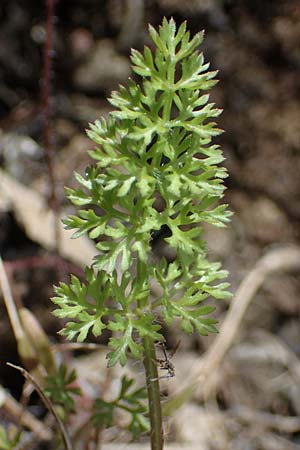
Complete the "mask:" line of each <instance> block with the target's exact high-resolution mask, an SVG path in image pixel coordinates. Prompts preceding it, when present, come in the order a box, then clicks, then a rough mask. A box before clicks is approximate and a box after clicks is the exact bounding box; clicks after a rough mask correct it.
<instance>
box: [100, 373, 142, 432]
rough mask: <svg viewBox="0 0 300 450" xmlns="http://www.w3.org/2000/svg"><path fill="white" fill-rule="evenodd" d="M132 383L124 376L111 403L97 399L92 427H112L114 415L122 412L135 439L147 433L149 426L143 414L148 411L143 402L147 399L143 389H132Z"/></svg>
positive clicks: (114, 421)
mask: <svg viewBox="0 0 300 450" xmlns="http://www.w3.org/2000/svg"><path fill="white" fill-rule="evenodd" d="M133 383H134V381H133V380H132V379H131V378H128V377H126V376H123V377H122V380H121V387H120V392H119V394H118V396H117V397H116V398H115V399H114V400H112V401H110V402H109V401H105V400H103V399H97V400H96V401H95V403H94V414H93V416H92V421H93V423H94V425H96V426H99V425H102V426H103V425H105V426H106V427H112V426H113V425H115V424H116V423H117V420H116V417H115V416H116V415H117V414H118V412H119V411H121V410H122V411H123V412H125V413H126V414H127V416H129V418H130V421H129V424H128V427H127V428H128V430H129V431H130V432H131V433H132V435H133V437H134V438H136V437H138V436H139V435H140V434H142V433H145V432H146V431H149V429H150V424H149V420H148V419H147V418H146V416H145V414H146V413H147V411H148V408H147V406H146V403H145V400H146V398H147V394H146V389H145V388H144V387H142V388H137V389H133Z"/></svg>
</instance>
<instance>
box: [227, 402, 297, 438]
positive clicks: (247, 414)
mask: <svg viewBox="0 0 300 450" xmlns="http://www.w3.org/2000/svg"><path fill="white" fill-rule="evenodd" d="M226 413H227V414H229V415H230V416H232V417H234V418H235V419H238V420H239V421H241V422H244V423H247V424H250V425H251V426H253V425H255V424H257V425H258V426H259V427H260V428H271V429H273V430H276V431H278V432H280V433H297V432H299V431H300V418H299V417H288V416H283V415H280V414H270V413H267V412H263V411H254V410H253V409H250V408H246V407H241V406H238V407H235V408H232V409H229V410H227V411H226Z"/></svg>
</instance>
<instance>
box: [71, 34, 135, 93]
mask: <svg viewBox="0 0 300 450" xmlns="http://www.w3.org/2000/svg"><path fill="white" fill-rule="evenodd" d="M130 73H131V70H130V62H129V59H128V58H127V57H125V56H121V55H119V54H118V52H117V51H116V49H115V45H114V43H113V41H112V40H110V39H103V40H99V41H97V42H96V43H95V44H94V46H93V47H92V49H91V51H90V52H89V53H88V55H87V58H86V60H85V62H83V63H82V64H81V65H80V66H79V67H78V68H77V70H75V73H74V78H73V80H74V84H75V86H76V87H77V88H79V89H83V90H85V91H90V92H91V91H99V90H105V91H111V90H112V89H113V88H116V87H117V85H118V84H119V83H121V82H124V80H126V78H128V77H129V75H130Z"/></svg>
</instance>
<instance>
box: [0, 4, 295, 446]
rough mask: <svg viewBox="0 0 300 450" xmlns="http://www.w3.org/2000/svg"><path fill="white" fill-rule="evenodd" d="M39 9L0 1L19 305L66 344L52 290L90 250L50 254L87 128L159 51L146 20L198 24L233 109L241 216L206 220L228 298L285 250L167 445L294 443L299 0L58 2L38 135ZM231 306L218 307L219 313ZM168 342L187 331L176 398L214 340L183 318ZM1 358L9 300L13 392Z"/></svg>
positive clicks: (1, 159) (1, 124) (77, 269)
mask: <svg viewBox="0 0 300 450" xmlns="http://www.w3.org/2000/svg"><path fill="white" fill-rule="evenodd" d="M46 16H47V8H46V1H40V0H39V1H33V0H9V1H8V0H7V1H6V0H1V4H0V170H1V172H0V187H1V189H0V221H1V226H0V252H1V256H2V258H3V260H4V261H5V268H6V270H7V273H8V275H9V280H10V284H11V288H12V291H13V295H14V299H15V302H16V304H17V305H21V304H23V305H25V306H26V307H27V308H29V309H30V310H31V311H32V312H33V313H34V315H35V316H36V318H37V319H38V321H39V323H40V324H41V326H42V327H43V328H44V330H45V331H46V333H47V335H48V336H49V338H50V339H51V341H52V342H57V340H58V339H59V338H58V337H57V335H56V332H57V331H58V330H59V329H60V328H61V324H60V323H59V321H58V319H56V318H54V317H53V316H52V315H51V314H50V311H51V309H52V306H51V304H50V302H49V297H51V296H52V294H53V288H52V286H53V284H54V283H57V282H58V280H59V279H68V273H70V272H72V273H76V274H77V275H79V276H80V275H81V274H82V266H83V265H84V264H85V263H86V262H87V261H89V260H90V256H91V255H92V254H93V249H92V248H91V247H90V246H89V243H85V244H82V247H80V244H77V243H76V242H75V241H72V242H71V241H69V240H68V239H66V240H65V241H63V243H62V244H61V251H60V252H57V251H55V246H56V244H55V231H53V230H55V224H54V223H53V221H51V220H52V219H51V218H50V217H49V220H48V215H49V214H50V213H49V208H50V207H54V208H56V209H58V208H59V210H60V212H61V213H62V214H63V215H65V214H66V213H67V212H70V211H72V208H71V207H70V205H69V204H68V203H67V202H66V200H65V198H64V191H63V187H64V186H75V182H74V179H73V171H74V170H76V171H78V172H79V173H81V172H83V171H84V170H85V168H86V167H87V165H88V164H89V157H88V154H87V150H89V149H91V148H92V144H91V142H90V141H89V140H88V139H87V137H86V135H85V132H84V130H85V129H86V127H87V126H88V123H89V122H93V121H94V120H96V119H97V118H99V117H100V116H107V114H108V112H109V111H110V105H109V103H108V102H107V100H106V98H107V96H109V95H110V92H111V90H113V89H116V88H117V87H118V84H119V83H121V84H125V85H126V83H127V80H128V77H129V76H133V75H132V73H131V68H130V60H129V55H130V49H131V48H132V47H134V48H137V49H139V50H142V48H143V46H144V45H145V44H147V45H150V46H151V42H150V40H149V36H148V34H147V24H148V23H151V24H152V25H153V26H155V27H157V26H158V25H159V24H160V23H161V21H162V18H163V17H164V16H166V17H167V18H170V17H171V16H173V17H174V19H175V21H176V22H177V23H178V24H179V23H181V22H182V21H183V20H187V22H188V28H189V29H190V30H191V32H192V34H194V33H196V32H198V31H200V30H202V29H204V30H205V40H204V43H203V45H202V49H201V50H202V51H203V52H204V55H205V59H206V61H210V63H211V68H212V69H213V70H215V69H217V70H218V71H219V74H218V79H219V83H218V85H217V86H216V87H214V88H213V90H212V93H211V99H212V101H214V102H216V104H217V106H218V107H220V108H223V109H224V112H223V114H222V115H221V117H220V118H219V120H218V123H219V125H220V128H222V129H224V130H225V133H223V134H222V135H221V136H220V137H219V138H218V143H219V144H220V145H221V147H222V148H223V150H224V154H225V156H226V161H225V165H226V167H227V168H228V172H229V175H230V176H229V178H228V179H227V180H226V186H227V188H228V189H227V191H226V195H225V201H226V203H229V205H230V209H231V210H232V211H233V212H234V216H233V218H232V222H231V224H230V225H229V226H228V227H227V228H226V229H212V228H207V229H206V235H207V239H208V248H209V253H210V257H211V258H212V259H216V260H221V261H222V264H223V266H224V268H225V269H227V270H228V271H229V274H230V275H229V280H230V283H231V290H232V292H233V293H235V292H236V291H237V288H238V286H239V285H240V283H241V282H242V281H243V280H244V279H245V277H246V275H247V274H248V273H249V271H251V270H252V269H253V267H255V265H257V264H259V261H261V258H262V257H264V256H265V255H270V254H271V259H272V255H273V254H274V255H275V256H274V258H275V259H276V258H277V256H278V255H277V253H276V252H277V251H280V249H285V250H286V253H284V260H283V261H282V267H281V257H280V255H281V254H279V262H276V264H277V265H278V270H276V273H273V274H271V275H269V274H268V273H267V274H265V273H264V274H263V276H262V281H261V288H260V289H259V290H258V292H257V293H256V294H255V295H253V296H252V298H251V301H249V306H248V308H247V311H246V312H245V314H243V317H242V321H241V323H240V324H239V326H238V328H237V329H236V333H235V336H234V342H233V343H232V345H230V349H228V351H227V352H226V357H225V358H224V361H222V364H221V365H220V367H218V373H219V375H220V376H219V377H218V381H217V382H216V386H215V389H214V395H213V398H209V400H207V401H206V402H205V401H203V398H202V396H200V397H195V398H194V399H190V400H189V401H188V402H187V403H186V404H185V405H184V406H183V407H182V408H181V409H180V410H179V411H178V412H177V413H176V414H175V418H174V420H173V421H172V422H171V423H170V424H168V430H169V431H168V433H169V440H170V441H174V442H181V443H182V444H180V445H182V447H181V448H184V445H185V444H188V445H190V446H191V448H195V449H199V450H201V449H205V450H209V449H218V450H225V449H227V448H228V449H232V450H239V449H243V450H246V449H249V450H252V449H253V450H265V449H266V450H277V449H278V450H290V449H291V450H294V449H295V450H296V449H299V448H300V418H298V415H299V414H300V385H299V380H300V361H299V357H300V317H299V312H300V297H299V295H300V280H299V266H300V263H299V264H298V267H297V262H295V263H291V264H289V250H291V251H292V250H293V249H294V250H295V249H296V250H297V248H298V247H297V245H299V240H300V227H299V225H300V3H299V0H144V1H143V0H72V1H70V0H56V2H55V11H54V23H53V42H52V44H51V46H50V49H49V50H50V57H49V60H50V62H51V68H50V80H49V83H48V85H47V86H48V88H49V91H50V95H49V105H48V113H49V118H48V120H47V121H48V125H47V126H46V129H45V108H46V109H47V96H46V99H45V83H43V73H44V70H45V68H44V48H45V41H46ZM48 62H49V61H48ZM43 97H44V98H43ZM43 108H44V110H43ZM47 130H48V131H47ZM45 139H46V147H47V148H48V150H47V151H46V150H45ZM49 167H50V172H51V173H52V176H53V177H54V180H55V186H56V195H55V196H54V197H53V192H52V188H51V183H50V182H49ZM270 252H271V253H270ZM292 256H293V255H292ZM276 261H277V260H276ZM289 266H292V267H291V268H292V270H286V269H287V268H288V269H290V267H289ZM256 267H257V266H256ZM294 269H295V270H294ZM297 269H298V273H297ZM228 306H229V305H228V303H226V302H224V303H223V304H220V305H219V307H218V316H219V318H220V323H222V321H223V320H224V318H225V317H226V314H227V309H228ZM166 338H167V344H168V348H169V349H170V351H171V350H172V348H174V347H175V346H176V342H177V341H178V339H180V341H181V344H180V347H179V349H178V351H177V353H176V356H174V364H175V367H176V377H175V379H174V380H171V381H167V382H166V383H165V388H164V389H165V392H166V396H167V395H171V394H172V391H173V390H174V391H176V389H177V388H178V387H179V386H180V384H181V383H182V380H184V377H185V376H186V372H184V371H186V370H188V368H189V367H190V366H191V365H192V364H194V363H195V361H196V362H197V361H198V360H200V357H201V355H202V354H203V353H204V352H205V351H206V350H207V348H209V346H210V345H211V343H212V341H213V339H214V337H208V338H200V337H199V336H196V335H195V336H191V337H190V338H187V337H185V336H181V332H180V331H179V328H178V329H175V328H174V329H171V330H170V329H169V330H166ZM106 341H107V336H104V337H103V338H102V339H101V340H100V341H99V342H100V343H105V342H106ZM68 357H69V358H70V360H72V358H73V356H72V355H69V356H68ZM77 359H80V357H79V356H78V358H77ZM5 361H11V362H15V363H17V364H18V363H20V360H19V357H18V353H17V348H16V344H15V338H14V334H13V331H12V327H11V324H10V321H9V320H8V317H7V312H6V309H5V306H4V302H3V301H1V302H0V383H1V384H2V386H3V387H4V388H5V389H7V390H8V391H9V392H10V393H11V394H12V395H13V396H15V397H16V398H19V395H20V392H21V389H22V383H23V381H22V378H21V377H20V376H19V375H18V374H17V373H15V372H13V371H12V369H9V368H7V367H6V366H5ZM84 361H85V360H84ZM84 366H85V368H87V367H88V363H87V361H85V362H84ZM91 370H92V369H91ZM93 370H94V369H93ZM31 408H34V406H31ZM0 418H1V416H0ZM0 420H1V419H0ZM3 420H4V419H3ZM5 420H6V419H5ZM220 423H221V424H222V426H220ZM216 430H218V431H216ZM107 440H109V437H107ZM48 448H50V447H48ZM104 448H105V447H104Z"/></svg>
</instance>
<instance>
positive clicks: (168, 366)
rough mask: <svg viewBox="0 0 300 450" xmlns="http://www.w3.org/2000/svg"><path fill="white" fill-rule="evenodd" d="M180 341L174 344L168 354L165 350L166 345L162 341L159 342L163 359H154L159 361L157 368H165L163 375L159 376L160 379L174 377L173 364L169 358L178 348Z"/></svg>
mask: <svg viewBox="0 0 300 450" xmlns="http://www.w3.org/2000/svg"><path fill="white" fill-rule="evenodd" d="M179 344H180V341H178V342H177V344H176V345H175V347H174V348H173V350H172V352H171V353H170V356H169V355H168V354H167V350H166V346H165V344H164V343H163V342H161V343H160V345H161V348H162V351H163V354H164V359H157V360H156V361H157V362H158V363H159V368H160V369H161V370H167V372H168V373H167V374H166V375H163V376H162V377H159V378H160V379H162V378H173V377H175V366H174V364H173V363H172V361H170V358H172V357H173V356H174V355H175V353H176V352H177V350H178V347H179Z"/></svg>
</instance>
